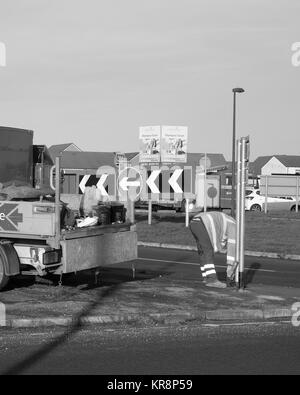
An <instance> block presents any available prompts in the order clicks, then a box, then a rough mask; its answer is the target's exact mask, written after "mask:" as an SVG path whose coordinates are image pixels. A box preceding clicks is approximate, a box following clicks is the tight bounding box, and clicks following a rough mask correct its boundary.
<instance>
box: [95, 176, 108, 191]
mask: <svg viewBox="0 0 300 395" xmlns="http://www.w3.org/2000/svg"><path fill="white" fill-rule="evenodd" d="M107 177H108V174H102V175H101V177H100V180H99V181H98V182H97V188H98V189H100V192H101V195H103V196H108V193H107V192H106V190H105V188H104V183H105V181H106V179H107Z"/></svg>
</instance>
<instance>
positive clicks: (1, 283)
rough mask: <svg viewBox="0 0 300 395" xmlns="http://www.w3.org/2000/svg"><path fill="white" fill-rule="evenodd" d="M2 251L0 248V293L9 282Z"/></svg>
mask: <svg viewBox="0 0 300 395" xmlns="http://www.w3.org/2000/svg"><path fill="white" fill-rule="evenodd" d="M4 259H5V257H4V256H3V250H2V249H1V247H0V291H1V290H2V289H4V288H5V287H6V286H7V284H8V281H9V277H8V276H7V275H6V273H5V267H4Z"/></svg>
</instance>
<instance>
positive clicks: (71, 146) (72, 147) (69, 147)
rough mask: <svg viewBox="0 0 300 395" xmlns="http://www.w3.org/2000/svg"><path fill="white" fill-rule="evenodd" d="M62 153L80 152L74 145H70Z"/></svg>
mask: <svg viewBox="0 0 300 395" xmlns="http://www.w3.org/2000/svg"><path fill="white" fill-rule="evenodd" d="M64 151H72V152H74V151H75V152H77V151H81V149H80V148H78V147H77V146H76V145H75V144H70V145H69V146H68V147H67V148H66V149H65V150H64Z"/></svg>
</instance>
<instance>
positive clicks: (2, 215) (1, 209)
mask: <svg viewBox="0 0 300 395" xmlns="http://www.w3.org/2000/svg"><path fill="white" fill-rule="evenodd" d="M22 222H23V215H22V214H21V213H19V211H18V204H12V203H3V204H1V205H0V229H2V230H3V231H6V232H15V231H16V230H18V224H19V223H22Z"/></svg>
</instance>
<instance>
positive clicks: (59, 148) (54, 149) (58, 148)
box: [48, 143, 81, 160]
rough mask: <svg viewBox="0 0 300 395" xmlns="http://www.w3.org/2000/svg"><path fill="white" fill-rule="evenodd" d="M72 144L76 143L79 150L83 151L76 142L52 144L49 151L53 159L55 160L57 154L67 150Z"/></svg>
mask: <svg viewBox="0 0 300 395" xmlns="http://www.w3.org/2000/svg"><path fill="white" fill-rule="evenodd" d="M71 145H74V146H75V147H76V148H77V149H78V151H81V150H80V149H79V148H78V147H77V146H76V145H75V144H74V143H65V144H56V145H51V147H50V148H49V149H48V151H49V153H50V155H51V157H52V159H53V160H55V158H56V156H60V155H61V153H62V152H64V151H66V150H67V149H68V148H69V147H70V146H71Z"/></svg>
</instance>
